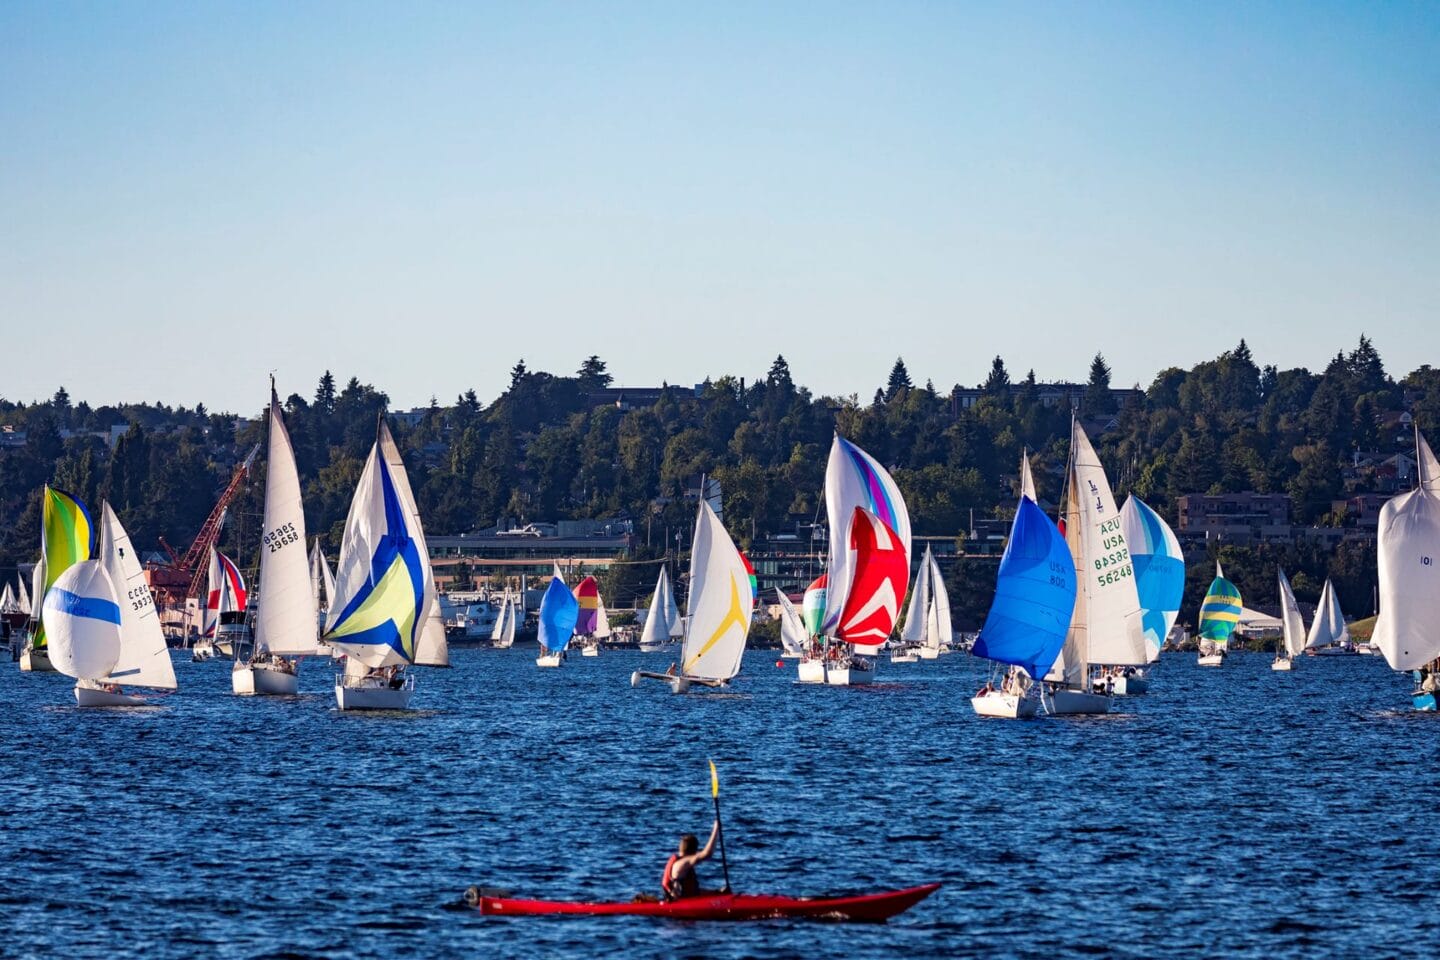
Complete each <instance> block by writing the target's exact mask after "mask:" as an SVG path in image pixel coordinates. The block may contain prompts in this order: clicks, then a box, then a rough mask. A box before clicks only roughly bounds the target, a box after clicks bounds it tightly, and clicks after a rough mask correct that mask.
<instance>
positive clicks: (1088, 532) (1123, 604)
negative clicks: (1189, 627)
mask: <svg viewBox="0 0 1440 960" xmlns="http://www.w3.org/2000/svg"><path fill="white" fill-rule="evenodd" d="M1065 487H1066V500H1065V542H1066V543H1067V544H1069V546H1070V556H1071V559H1072V560H1073V561H1074V568H1075V571H1076V579H1077V584H1076V590H1075V610H1074V613H1073V614H1072V615H1071V619H1070V629H1069V631H1068V632H1067V634H1066V636H1065V644H1064V646H1063V647H1062V648H1061V651H1060V656H1059V658H1057V660H1056V661H1055V664H1054V666H1053V667H1052V668H1051V670H1050V672H1049V673H1048V674H1046V677H1045V679H1046V680H1047V681H1049V682H1050V684H1051V687H1050V691H1049V694H1050V696H1049V700H1048V702H1047V703H1046V710H1047V711H1048V712H1050V713H1052V714H1075V713H1108V712H1110V706H1111V700H1110V697H1109V695H1108V694H1107V693H1105V692H1097V691H1096V690H1095V689H1094V685H1093V684H1092V682H1091V679H1090V668H1091V666H1092V665H1103V666H1107V667H1112V668H1116V667H1118V668H1123V667H1130V666H1143V665H1144V664H1145V663H1146V660H1147V659H1148V658H1147V656H1146V653H1145V634H1144V629H1143V621H1144V617H1143V615H1142V613H1141V611H1140V595H1139V593H1138V592H1137V590H1136V587H1135V569H1134V566H1133V565H1132V563H1131V561H1130V550H1129V547H1128V546H1127V545H1126V542H1125V532H1124V530H1122V529H1121V521H1120V512H1119V511H1118V510H1117V509H1115V497H1114V495H1113V494H1112V493H1111V492H1110V482H1109V480H1107V479H1106V477H1105V468H1104V467H1102V466H1101V465H1100V458H1099V457H1097V456H1096V455H1095V448H1094V447H1092V446H1091V445H1090V438H1089V437H1087V436H1086V435H1085V431H1084V429H1082V428H1081V426H1080V423H1079V421H1078V420H1075V419H1073V418H1072V419H1071V425H1070V469H1069V472H1068V474H1067V478H1066V484H1065Z"/></svg>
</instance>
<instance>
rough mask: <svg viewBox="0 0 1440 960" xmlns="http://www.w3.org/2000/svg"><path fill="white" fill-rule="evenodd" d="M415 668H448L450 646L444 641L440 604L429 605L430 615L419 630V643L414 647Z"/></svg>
mask: <svg viewBox="0 0 1440 960" xmlns="http://www.w3.org/2000/svg"><path fill="white" fill-rule="evenodd" d="M415 665H416V666H417V667H448V666H450V644H449V643H447V642H446V640H445V623H444V621H442V620H441V619H440V604H439V603H432V604H430V614H429V616H427V617H426V618H425V626H424V627H423V628H422V629H421V630H420V641H419V642H418V643H417V644H416V645H415Z"/></svg>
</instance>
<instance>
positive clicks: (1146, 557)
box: [1120, 494, 1185, 656]
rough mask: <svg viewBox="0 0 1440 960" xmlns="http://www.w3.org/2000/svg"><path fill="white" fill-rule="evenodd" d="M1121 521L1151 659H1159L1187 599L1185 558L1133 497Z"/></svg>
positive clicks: (1169, 533) (1146, 507)
mask: <svg viewBox="0 0 1440 960" xmlns="http://www.w3.org/2000/svg"><path fill="white" fill-rule="evenodd" d="M1120 520H1121V524H1122V528H1123V530H1124V532H1125V543H1126V545H1127V546H1128V547H1129V548H1130V560H1131V562H1132V563H1133V564H1134V565H1135V587H1136V590H1137V591H1138V592H1139V594H1140V609H1141V610H1142V611H1143V619H1142V620H1141V623H1142V624H1143V626H1144V630H1145V642H1146V643H1147V644H1149V645H1150V646H1152V647H1153V648H1154V649H1153V650H1152V651H1151V654H1152V656H1154V655H1158V653H1159V651H1160V648H1161V647H1163V646H1164V645H1165V638H1166V637H1167V636H1169V635H1170V628H1171V627H1173V626H1174V625H1175V619H1176V617H1178V616H1179V615H1180V601H1181V600H1182V599H1183V598H1184V596H1185V557H1184V556H1183V555H1182V554H1181V552H1180V542H1179V541H1178V540H1176V539H1175V534H1174V533H1173V532H1172V531H1171V530H1170V526H1169V525H1168V524H1167V523H1166V522H1165V521H1164V520H1162V519H1161V518H1160V515H1159V514H1157V513H1156V512H1155V511H1154V510H1152V509H1150V505H1149V504H1147V503H1145V501H1143V500H1141V499H1140V498H1139V497H1137V496H1135V495H1134V494H1131V496H1130V499H1129V500H1127V501H1126V502H1125V507H1124V509H1122V510H1121V511H1120Z"/></svg>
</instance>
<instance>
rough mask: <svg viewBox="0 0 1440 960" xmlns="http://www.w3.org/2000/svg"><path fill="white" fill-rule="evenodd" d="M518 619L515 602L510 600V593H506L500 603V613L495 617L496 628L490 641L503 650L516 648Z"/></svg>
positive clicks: (491, 634)
mask: <svg viewBox="0 0 1440 960" xmlns="http://www.w3.org/2000/svg"><path fill="white" fill-rule="evenodd" d="M518 617H519V613H518V611H517V610H516V606H515V601H514V600H511V599H510V594H509V593H506V594H505V597H504V598H503V599H502V600H501V601H500V612H499V613H498V614H496V616H495V627H494V629H493V630H492V631H491V633H490V639H491V641H493V643H494V645H495V646H496V647H499V648H500V649H502V650H503V649H506V648H508V647H511V646H514V644H515V621H516V620H517V619H518Z"/></svg>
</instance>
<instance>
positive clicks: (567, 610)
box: [535, 564, 580, 667]
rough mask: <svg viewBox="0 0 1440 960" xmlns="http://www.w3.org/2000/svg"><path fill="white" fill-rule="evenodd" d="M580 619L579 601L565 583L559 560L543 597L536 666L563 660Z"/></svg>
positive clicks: (550, 664) (553, 664)
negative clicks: (538, 654) (538, 652)
mask: <svg viewBox="0 0 1440 960" xmlns="http://www.w3.org/2000/svg"><path fill="white" fill-rule="evenodd" d="M579 619H580V604H579V602H578V601H577V600H576V599H575V594H573V593H571V592H570V588H569V587H567V586H565V577H564V576H563V575H562V574H561V573H560V567H559V565H558V564H557V565H556V566H555V574H554V576H552V577H551V578H550V586H548V587H546V588H545V596H544V597H542V598H541V599H540V638H539V639H540V656H538V657H536V658H535V666H537V667H558V666H560V664H561V663H563V662H564V660H565V648H566V647H568V646H569V645H570V638H571V637H572V636H573V635H574V633H575V624H576V622H577V621H578V620H579Z"/></svg>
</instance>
